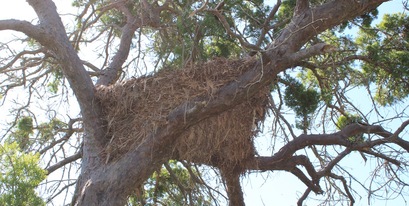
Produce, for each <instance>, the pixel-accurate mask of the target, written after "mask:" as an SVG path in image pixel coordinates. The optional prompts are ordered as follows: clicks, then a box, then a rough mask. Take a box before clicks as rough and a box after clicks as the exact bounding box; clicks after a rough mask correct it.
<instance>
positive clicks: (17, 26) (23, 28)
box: [0, 19, 45, 39]
mask: <svg viewBox="0 0 409 206" xmlns="http://www.w3.org/2000/svg"><path fill="white" fill-rule="evenodd" d="M0 30H14V31H19V32H22V33H24V34H25V35H27V36H29V37H31V38H34V39H42V38H44V36H43V35H44V33H45V30H43V29H41V28H40V27H38V26H34V25H33V24H31V23H30V22H28V21H21V20H15V19H9V20H0Z"/></svg>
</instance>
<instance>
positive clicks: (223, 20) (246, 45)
mask: <svg viewBox="0 0 409 206" xmlns="http://www.w3.org/2000/svg"><path fill="white" fill-rule="evenodd" d="M207 11H209V12H210V13H212V14H213V15H215V16H216V17H217V18H218V19H219V21H220V23H221V24H222V25H223V27H224V29H225V30H226V32H227V34H229V35H230V36H231V37H232V38H235V39H237V40H239V42H240V44H241V46H243V47H244V48H247V49H251V50H254V51H259V50H261V48H260V47H258V46H256V45H253V44H250V43H248V42H247V41H246V40H245V39H244V38H243V37H242V36H241V35H240V34H237V33H235V32H234V31H232V30H231V29H230V25H229V23H228V22H227V20H226V18H224V16H223V15H222V14H221V13H220V11H219V10H216V9H210V10H207Z"/></svg>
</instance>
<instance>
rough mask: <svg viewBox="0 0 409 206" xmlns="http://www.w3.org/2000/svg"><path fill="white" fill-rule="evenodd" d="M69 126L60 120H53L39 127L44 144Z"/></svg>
mask: <svg viewBox="0 0 409 206" xmlns="http://www.w3.org/2000/svg"><path fill="white" fill-rule="evenodd" d="M66 126H67V124H66V123H65V122H63V121H61V120H59V119H56V118H54V119H51V121H50V122H47V123H42V124H40V125H39V126H38V131H39V133H40V137H41V140H42V141H43V142H45V141H48V140H50V139H52V138H53V137H54V135H55V134H56V132H57V131H58V130H60V129H62V128H65V127H66Z"/></svg>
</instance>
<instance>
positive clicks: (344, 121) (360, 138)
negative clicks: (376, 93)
mask: <svg viewBox="0 0 409 206" xmlns="http://www.w3.org/2000/svg"><path fill="white" fill-rule="evenodd" d="M359 122H362V117H361V116H359V115H358V114H354V115H353V114H346V115H341V116H340V117H338V120H337V122H336V126H337V128H338V129H339V130H341V129H343V128H345V127H346V126H348V125H350V124H352V123H359ZM348 141H350V142H351V143H361V142H364V141H365V138H364V135H363V134H359V135H354V136H351V137H348Z"/></svg>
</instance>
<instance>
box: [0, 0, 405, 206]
mask: <svg viewBox="0 0 409 206" xmlns="http://www.w3.org/2000/svg"><path fill="white" fill-rule="evenodd" d="M27 1H28V3H29V4H30V5H31V6H32V7H33V8H34V9H35V11H36V13H37V15H38V17H39V20H40V24H39V25H32V24H30V23H28V22H23V21H17V20H5V21H0V29H1V30H5V29H12V30H17V31H20V32H23V33H25V34H27V35H28V36H30V37H32V38H34V39H36V40H37V41H38V42H40V43H41V44H42V45H43V46H44V47H46V48H48V49H49V50H50V51H51V53H52V54H53V55H54V58H55V59H57V60H58V61H59V63H60V64H61V66H62V68H63V72H64V74H65V76H66V78H67V79H68V81H69V83H70V86H71V88H72V89H73V91H74V93H75V96H76V97H77V100H78V102H79V104H80V108H81V112H82V116H83V122H84V126H85V136H84V146H83V152H82V175H81V178H80V179H79V182H78V188H79V193H78V198H77V200H76V201H77V202H76V203H75V204H76V205H87V206H89V205H98V206H104V205H106V206H111V205H125V203H126V200H127V199H126V197H127V196H128V195H130V194H131V192H132V191H133V189H134V188H136V186H138V185H141V184H143V182H144V181H145V180H146V179H147V178H148V177H149V176H150V175H151V174H152V173H153V172H154V171H155V170H156V169H157V168H159V167H160V166H161V165H162V164H163V163H164V162H166V161H167V160H169V157H170V156H171V155H170V154H171V148H173V147H172V145H173V144H174V143H175V142H176V141H175V139H176V138H178V137H179V136H180V134H181V133H182V132H183V131H184V130H185V129H186V128H188V127H190V126H192V125H194V124H196V123H198V122H199V121H201V120H203V119H205V118H208V117H210V116H212V115H216V114H218V113H220V112H223V111H225V110H228V109H230V108H232V107H233V106H234V105H237V104H239V103H241V102H243V101H245V100H246V99H247V97H248V96H251V95H253V94H255V93H256V92H257V91H258V90H260V89H261V88H262V87H264V86H265V85H268V84H270V83H271V82H272V81H274V79H275V78H276V76H277V74H278V73H279V72H281V71H284V70H286V69H287V68H290V67H292V66H295V65H298V64H299V62H300V61H301V60H303V59H304V58H307V57H310V56H313V55H316V54H320V53H323V52H325V51H326V50H325V48H326V47H325V46H326V45H316V46H314V47H311V48H310V49H307V50H301V51H300V48H301V47H302V46H303V45H304V44H305V43H306V42H307V41H308V40H309V39H311V38H312V37H314V36H315V35H317V34H319V33H320V32H322V31H324V30H326V29H328V28H331V27H333V26H335V25H337V24H340V23H342V22H344V21H345V20H348V19H351V18H353V17H356V16H359V15H361V14H363V13H365V12H367V11H369V10H371V9H374V8H376V7H377V6H379V5H380V4H381V3H382V2H384V1H385V0H373V1H355V0H336V1H331V2H329V3H326V4H324V5H322V6H318V7H316V8H309V7H308V1H304V0H301V1H298V2H297V5H298V7H297V8H298V9H297V10H296V13H295V15H294V17H293V19H292V21H291V23H290V24H289V25H288V26H287V27H286V28H285V29H284V30H283V31H282V32H281V34H280V35H279V36H278V37H277V38H276V40H275V41H274V43H273V44H271V45H270V46H269V47H268V49H267V50H266V51H262V52H260V53H261V55H260V56H261V59H260V60H261V61H259V63H257V64H255V65H253V66H254V67H253V69H251V70H250V71H248V72H247V73H244V74H243V75H242V76H241V77H240V78H239V79H238V80H237V81H235V82H232V83H230V84H228V85H225V86H224V87H222V88H221V89H220V90H219V91H218V92H217V94H216V96H213V97H212V98H210V97H201V98H199V99H195V100H191V101H189V102H185V103H184V104H182V105H180V106H179V107H177V108H175V109H174V110H173V111H172V112H171V113H170V114H169V115H168V124H167V125H163V126H162V127H159V128H158V130H157V131H156V132H155V133H152V134H150V135H149V137H148V138H147V139H146V141H145V142H143V143H142V145H140V146H139V147H138V148H137V149H134V150H131V151H130V152H128V153H127V154H126V155H124V156H123V157H121V158H120V159H119V160H118V161H115V162H112V163H109V164H105V163H104V162H103V161H101V159H99V154H100V152H101V151H102V148H103V146H104V144H105V143H106V141H107V140H106V138H105V135H104V134H105V129H104V127H103V126H102V125H104V124H103V122H101V119H102V118H101V108H100V106H99V104H98V102H95V101H94V93H95V90H94V85H93V84H92V81H91V79H90V77H89V76H88V74H87V72H86V71H85V69H84V66H83V65H82V63H81V60H80V59H79V57H78V56H77V54H76V52H75V50H74V48H73V47H72V46H71V44H70V42H69V40H68V38H67V34H66V32H65V29H64V26H63V24H62V23H61V19H60V17H59V16H58V14H57V12H56V8H55V5H54V3H53V2H52V1H51V0H27ZM143 2H144V3H145V4H146V5H145V6H147V7H148V6H155V5H149V4H148V3H147V2H146V1H143ZM156 6H157V5H156ZM163 6H166V4H164V5H163ZM152 11H156V12H160V8H159V7H158V6H157V7H156V10H155V9H153V10H152ZM141 18H142V17H141ZM146 18H147V17H146ZM135 22H138V21H135ZM145 22H147V21H145ZM152 22H153V23H155V21H152ZM138 26H140V25H138V24H133V25H128V26H125V27H124V31H123V32H124V34H123V35H124V36H125V37H126V38H123V42H121V47H122V46H123V47H124V48H125V49H121V52H122V53H120V54H118V55H117V56H116V57H115V58H114V62H113V63H112V64H111V65H112V67H114V68H108V69H107V70H106V73H105V74H106V75H103V76H102V77H101V79H100V80H99V81H98V82H99V84H104V85H107V84H110V83H111V82H112V81H113V80H114V79H115V77H116V75H118V71H119V68H120V67H121V65H122V63H123V62H124V61H125V59H126V57H127V55H128V53H127V52H128V51H129V48H128V46H129V44H130V41H131V39H132V38H131V37H132V34H133V32H134V31H135V30H136V28H138ZM260 62H262V63H260ZM249 85H250V86H249ZM203 101H206V102H207V105H206V107H203V106H201V104H199V103H200V102H203ZM187 111H189V112H187ZM355 126H356V125H355ZM358 126H359V125H358ZM371 128H372V127H371ZM371 128H369V129H371ZM348 129H351V128H346V129H345V130H343V131H342V132H348V131H349V130H348ZM364 129H368V128H364ZM372 129H374V131H373V132H375V133H376V132H378V133H382V134H387V135H389V133H386V132H385V131H383V130H380V129H379V128H378V129H379V130H376V128H372ZM353 131H354V132H355V131H358V132H362V131H363V129H360V128H354V130H353ZM365 132H367V130H365ZM350 133H351V132H350ZM339 135H341V136H342V137H345V136H343V134H342V133H339V134H335V135H331V136H328V137H325V138H323V136H319V137H318V136H314V135H310V136H301V137H300V138H298V139H296V140H294V141H293V142H291V143H289V144H288V145H287V146H286V147H285V148H283V149H282V150H280V152H278V153H277V154H275V155H274V156H272V157H258V158H257V157H255V161H252V162H249V164H248V168H244V169H246V170H271V169H282V170H287V171H290V172H292V173H293V174H295V175H296V176H297V177H299V178H300V179H301V180H302V181H303V182H304V183H305V184H306V185H308V186H309V187H310V188H311V189H312V190H313V191H315V192H317V193H320V192H322V191H321V190H320V188H319V186H318V183H317V182H316V179H318V178H319V177H322V176H323V175H324V173H325V170H324V171H322V172H321V173H319V174H317V173H316V172H315V171H312V170H313V169H311V165H310V164H309V162H308V161H305V158H304V157H302V156H292V155H293V154H294V152H295V151H296V150H298V149H300V148H303V147H305V146H307V145H313V144H338V145H347V144H348V142H347V141H346V140H345V138H341V136H339ZM348 135H350V134H348ZM317 138H319V140H318V139H317ZM322 139H325V141H322ZM394 141H395V142H397V143H398V144H399V145H402V146H404V147H406V148H407V145H408V143H407V142H404V141H402V140H400V139H395V140H394ZM361 146H362V147H363V146H364V145H361ZM356 147H359V145H358V146H356ZM297 164H301V165H303V166H304V167H305V168H306V169H307V171H308V173H309V175H310V176H311V179H309V178H308V177H306V176H305V175H303V174H302V172H301V171H299V170H297V168H296V167H295V166H296V165H297ZM226 184H227V187H228V191H229V192H228V196H229V198H230V199H231V202H230V205H244V203H243V195H242V192H241V188H240V183H239V173H235V178H228V179H226Z"/></svg>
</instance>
